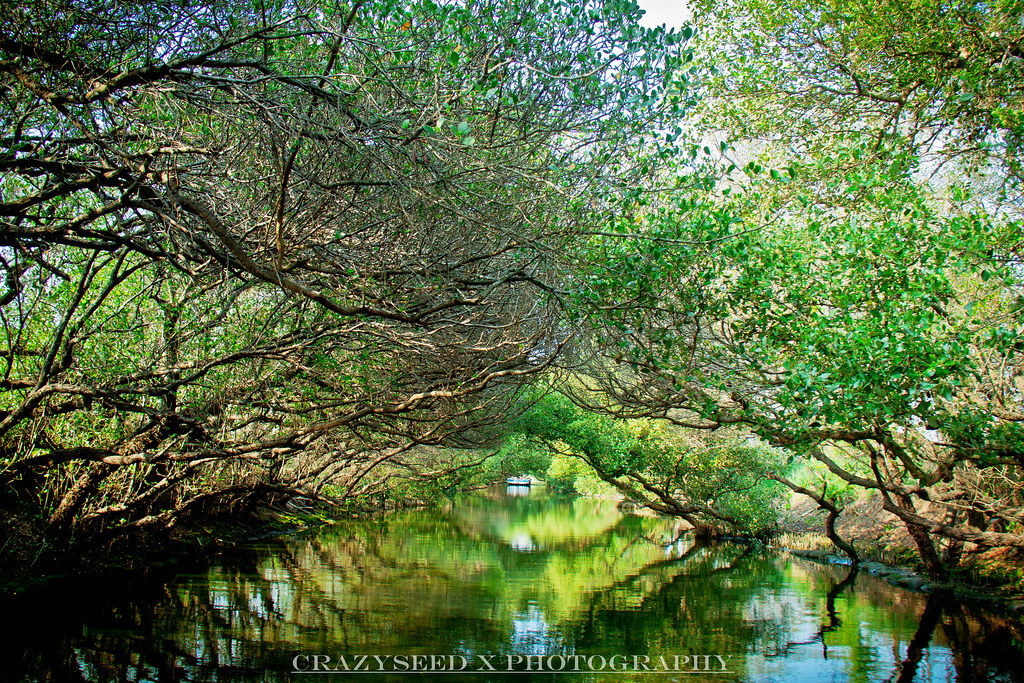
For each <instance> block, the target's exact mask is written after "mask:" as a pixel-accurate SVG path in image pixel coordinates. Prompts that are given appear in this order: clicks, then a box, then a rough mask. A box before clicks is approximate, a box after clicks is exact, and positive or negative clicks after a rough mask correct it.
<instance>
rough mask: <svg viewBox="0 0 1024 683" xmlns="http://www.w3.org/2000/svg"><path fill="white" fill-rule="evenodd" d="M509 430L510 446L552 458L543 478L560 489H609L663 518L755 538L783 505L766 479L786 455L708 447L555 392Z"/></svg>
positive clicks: (733, 443)
mask: <svg viewBox="0 0 1024 683" xmlns="http://www.w3.org/2000/svg"><path fill="white" fill-rule="evenodd" d="M513 429H515V430H517V431H516V434H515V436H514V437H513V441H514V443H517V444H518V443H521V442H522V441H523V440H524V438H525V439H529V440H538V441H540V442H543V443H545V444H547V445H548V446H549V447H550V448H551V449H552V450H554V451H555V452H556V453H557V455H556V456H555V459H554V460H552V462H551V468H550V469H549V470H548V474H549V479H550V480H552V481H553V482H554V483H555V485H556V486H559V487H561V488H570V487H571V488H572V489H574V490H576V491H579V492H583V493H592V494H593V493H598V494H601V493H603V494H607V493H608V492H609V491H610V489H608V488H607V485H608V484H610V485H611V486H613V487H615V489H616V490H617V491H618V492H619V493H622V494H624V495H625V496H626V497H628V498H630V499H632V500H633V501H635V502H637V503H639V504H641V505H646V506H648V507H652V508H653V509H655V510H658V511H660V512H667V513H669V514H679V513H682V514H685V515H690V516H692V518H694V519H704V520H707V521H710V522H713V523H717V522H716V521H715V520H718V521H725V522H727V523H728V524H729V525H730V526H731V527H732V528H734V529H735V530H737V531H740V532H745V533H753V534H758V533H763V532H766V531H769V530H770V529H772V528H773V527H774V526H775V523H776V521H777V519H778V515H779V512H780V506H781V504H782V502H783V500H784V491H783V487H782V486H781V485H780V484H778V483H777V482H775V481H772V480H771V479H770V478H769V477H770V475H771V474H773V473H777V472H778V473H781V472H784V471H785V469H786V465H785V463H784V461H783V456H782V455H781V453H779V452H778V451H775V450H773V449H770V448H767V447H765V446H763V445H761V444H758V443H755V442H747V441H743V440H738V439H735V438H729V437H721V438H716V439H713V440H710V441H705V440H703V439H702V438H700V437H697V436H696V435H695V434H687V433H686V432H684V431H682V430H678V429H673V428H670V427H668V426H666V425H663V424H659V423H656V422H652V421H649V420H632V421H627V420H623V419H617V418H614V417H611V416H609V415H604V414H599V413H593V412H588V411H585V410H583V409H581V408H579V407H577V406H575V405H574V404H573V403H572V402H571V401H570V400H569V399H568V398H567V397H566V396H564V395H562V394H559V393H549V394H547V395H545V396H543V397H542V398H541V399H540V400H539V401H537V403H536V404H535V405H533V407H532V408H531V409H530V410H529V411H527V412H526V413H525V414H524V415H523V416H522V417H521V418H520V419H519V420H517V421H516V422H515V423H514V425H513ZM598 480H602V481H603V482H605V484H606V486H605V487H602V486H599V485H598ZM658 492H661V493H662V494H663V495H664V497H659V495H658ZM666 498H667V499H668V500H666ZM709 515H710V516H709Z"/></svg>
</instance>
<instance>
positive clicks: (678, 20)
mask: <svg viewBox="0 0 1024 683" xmlns="http://www.w3.org/2000/svg"><path fill="white" fill-rule="evenodd" d="M636 3H637V4H638V5H640V9H642V10H644V11H646V12H647V14H645V15H644V19H643V21H642V22H640V23H641V24H643V25H644V26H659V25H661V24H668V25H669V27H673V26H674V27H676V28H679V27H681V26H682V25H683V24H684V23H686V20H687V19H689V18H690V10H689V9H688V8H687V7H686V3H685V2H684V0H636Z"/></svg>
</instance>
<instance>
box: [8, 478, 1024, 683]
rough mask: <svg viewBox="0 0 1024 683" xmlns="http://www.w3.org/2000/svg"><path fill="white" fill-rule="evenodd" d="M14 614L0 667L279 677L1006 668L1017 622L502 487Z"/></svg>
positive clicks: (886, 674)
mask: <svg viewBox="0 0 1024 683" xmlns="http://www.w3.org/2000/svg"><path fill="white" fill-rule="evenodd" d="M16 608H17V609H18V612H16V613H11V614H9V615H8V621H9V622H11V623H16V624H17V625H18V629H17V633H16V634H15V635H13V636H12V637H10V638H9V639H7V640H6V641H5V643H4V647H5V648H6V649H7V650H8V652H6V653H4V657H5V659H4V661H5V666H6V668H5V670H4V673H3V674H2V676H3V677H5V678H9V680H22V679H29V680H88V681H121V680H127V681H144V680H146V681H171V680H195V681H285V680H294V679H295V677H296V676H297V674H295V673H293V669H294V668H295V664H294V658H295V657H296V656H308V655H313V654H326V655H331V656H332V657H334V660H335V661H337V658H338V657H339V656H346V657H355V656H357V655H367V656H369V655H374V654H376V655H378V656H380V657H385V656H387V655H403V656H409V655H413V654H445V655H463V656H466V657H467V658H469V659H472V658H474V657H475V656H476V655H481V654H483V655H488V656H490V655H497V656H499V657H501V656H507V655H560V656H563V657H568V656H572V655H586V656H588V657H596V656H601V657H605V658H611V657H612V656H614V655H628V656H634V655H636V656H638V657H647V658H654V659H649V660H647V661H655V660H656V658H657V657H659V656H666V657H670V656H672V655H690V654H695V653H703V654H709V655H710V654H719V655H722V656H731V659H730V660H729V661H730V670H732V671H735V674H733V675H731V676H722V675H717V676H711V677H707V679H708V680H744V681H774V680H785V681H799V680H806V681H820V680H850V681H883V680H888V681H910V680H915V681H940V680H941V681H947V680H960V681H974V680H1022V677H1021V674H1019V673H1018V672H1017V669H1018V665H1019V662H1020V661H1022V657H1021V654H1022V646H1021V637H1022V630H1021V628H1020V626H1019V625H1017V624H1014V623H1011V622H1009V621H1005V620H1002V619H1000V618H997V617H993V616H990V615H985V614H981V613H976V612H973V611H971V610H969V609H968V608H966V607H965V606H963V605H957V604H953V603H951V602H949V601H947V600H943V599H941V598H935V597H928V596H925V595H922V594H915V593H909V592H906V591H902V590H897V589H895V588H893V587H891V586H889V585H888V584H886V583H884V582H882V581H880V580H878V579H877V578H875V577H872V576H868V575H864V574H861V575H857V573H856V572H855V571H850V570H849V569H848V568H844V567H821V566H817V565H813V564H810V563H807V562H804V561H802V560H796V559H791V558H788V557H784V556H779V555H777V554H774V553H770V552H765V551H761V550H757V549H755V548H752V547H748V546H742V545H733V544H721V545H700V544H695V543H694V542H693V541H692V540H691V539H690V538H689V536H688V535H686V534H682V533H681V532H680V529H679V528H678V526H677V525H676V524H675V523H673V522H672V521H670V520H660V519H655V518H649V517H637V516H631V515H625V516H624V515H622V514H620V513H619V512H618V510H617V509H616V508H615V506H614V504H613V503H610V502H605V501H594V500H584V499H577V500H571V501H568V500H559V499H555V498H548V497H545V496H543V495H538V494H537V493H536V491H535V492H533V493H531V495H529V496H516V497H509V496H507V495H506V492H505V491H504V490H503V488H502V489H497V490H496V491H494V492H492V494H491V495H490V496H480V497H474V498H471V499H467V500H464V501H460V502H459V503H458V504H456V505H453V506H451V507H449V508H447V509H444V510H433V511H410V512H403V513H397V514H394V515H390V516H388V517H385V518H380V519H375V520H358V521H356V520H353V521H351V522H347V523H344V524H340V525H337V526H334V527H331V528H329V529H325V530H322V531H319V532H317V533H313V534H308V535H305V536H303V537H300V538H293V539H290V540H285V541H280V542H277V543H274V544H271V545H266V546H263V547H254V548H251V549H247V550H245V551H244V552H238V553H234V554H232V555H231V556H229V557H225V558H223V559H222V560H220V561H218V562H215V563H213V564H212V565H209V566H206V567H203V568H202V569H201V570H196V571H191V572H180V573H178V574H176V575H173V576H168V577H164V578H163V579H162V580H158V578H157V577H148V578H147V579H146V580H138V581H134V582H127V583H125V582H122V583H119V584H117V585H106V586H104V585H89V586H79V587H77V590H75V591H71V592H68V593H64V594H57V593H53V594H51V595H49V596H47V597H46V598H45V599H44V598H39V599H37V600H36V601H35V602H34V603H33V604H32V605H30V606H26V605H18V606H16ZM637 661H643V660H637ZM408 677H409V676H408V675H407V674H394V675H389V674H375V678H374V680H379V681H385V680H408ZM504 677H505V678H510V679H512V680H516V681H524V680H530V679H531V677H532V676H531V675H530V674H515V675H511V674H505V675H504ZM559 677H560V678H564V679H567V680H570V679H571V680H624V679H633V678H636V679H642V680H644V681H667V680H671V679H672V678H677V677H678V676H677V675H674V674H662V673H642V672H636V673H634V672H627V673H621V672H620V673H615V674H611V673H604V674H601V673H588V674H568V673H566V674H561V675H560V676H559ZM328 678H330V676H328ZM463 679H466V680H480V681H483V680H504V678H503V675H502V674H501V673H500V672H497V673H490V674H484V673H478V674H462V675H461V677H460V678H459V680H460V681H461V680H463ZM540 679H543V680H551V675H550V674H544V675H543V676H540V677H539V678H538V680H540ZM701 679H702V677H700V676H694V675H688V676H686V677H685V680H688V681H689V680H701ZM425 680H437V681H441V680H448V678H447V677H446V676H445V675H440V674H438V675H435V676H433V677H430V676H428V677H426V679H425Z"/></svg>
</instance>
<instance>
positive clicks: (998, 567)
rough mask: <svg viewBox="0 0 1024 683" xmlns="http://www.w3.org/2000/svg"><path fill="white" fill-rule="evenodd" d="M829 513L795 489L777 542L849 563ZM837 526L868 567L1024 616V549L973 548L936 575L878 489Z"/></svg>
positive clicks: (909, 585)
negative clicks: (830, 534) (828, 526)
mask: <svg viewBox="0 0 1024 683" xmlns="http://www.w3.org/2000/svg"><path fill="white" fill-rule="evenodd" d="M825 517H826V513H825V512H824V511H823V510H821V509H820V508H818V506H817V505H816V504H815V503H814V502H813V501H812V500H810V499H809V498H807V497H805V496H798V495H794V496H793V498H792V499H791V501H790V508H789V511H788V512H787V513H786V515H785V516H784V518H783V519H782V521H781V523H780V526H781V531H782V533H781V534H780V535H779V536H777V537H776V538H775V539H773V541H772V543H771V545H772V546H773V547H777V548H779V549H781V550H786V551H788V552H790V553H792V554H794V555H797V556H799V557H804V558H806V559H810V560H815V561H818V562H825V563H829V564H849V563H850V560H849V558H847V557H846V555H844V554H843V553H842V552H841V551H840V550H839V549H838V548H836V547H835V546H834V545H833V544H832V542H831V541H830V540H829V539H828V538H827V537H826V535H825ZM836 531H837V532H838V533H839V535H840V536H841V537H842V538H843V539H844V540H846V541H847V542H849V543H851V544H852V545H853V546H854V548H855V549H856V551H857V554H858V555H859V556H860V558H861V560H862V561H861V564H860V565H859V568H860V569H861V570H862V571H867V572H869V573H872V574H875V575H878V576H879V577H881V578H883V579H885V580H887V581H888V582H890V583H892V584H893V585H896V586H899V587H901V588H906V589H908V590H914V591H921V592H936V593H948V594H950V595H952V596H953V597H955V598H956V599H958V600H964V601H968V602H974V603H978V604H984V605H986V606H997V607H1000V608H1001V609H1003V610H1005V611H1007V612H1009V613H1012V614H1014V615H1015V616H1017V617H1018V618H1021V617H1024V556H1022V554H1021V553H1020V552H1018V551H1015V550H1013V549H1008V548H998V549H991V550H984V549H980V548H968V549H967V550H966V551H965V552H964V555H963V558H962V560H961V562H960V565H959V566H958V567H957V568H956V569H954V570H953V571H952V572H951V573H950V576H949V577H948V579H947V580H944V581H936V580H934V579H932V578H929V577H928V576H926V575H925V574H924V573H923V572H922V571H921V570H922V567H921V566H920V562H919V559H918V555H917V551H916V549H915V547H914V544H913V540H912V539H911V538H910V535H909V534H908V533H907V531H906V528H905V526H904V525H903V523H902V522H901V521H900V520H899V519H897V518H896V517H895V516H894V515H892V514H890V513H888V512H886V511H885V510H883V509H882V505H881V501H880V500H879V499H878V498H877V496H874V495H866V496H863V497H860V498H858V499H857V500H855V501H853V502H850V503H848V504H847V505H846V506H845V508H844V509H843V512H842V514H841V515H840V516H839V518H838V519H837V522H836Z"/></svg>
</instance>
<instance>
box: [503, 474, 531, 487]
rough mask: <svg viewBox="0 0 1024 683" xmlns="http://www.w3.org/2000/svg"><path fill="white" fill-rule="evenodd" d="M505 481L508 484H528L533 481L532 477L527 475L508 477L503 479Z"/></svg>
mask: <svg viewBox="0 0 1024 683" xmlns="http://www.w3.org/2000/svg"><path fill="white" fill-rule="evenodd" d="M505 483H506V484H508V485H509V486H529V485H530V484H532V483H533V479H532V478H530V477H529V476H523V477H509V478H508V479H506V480H505Z"/></svg>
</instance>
